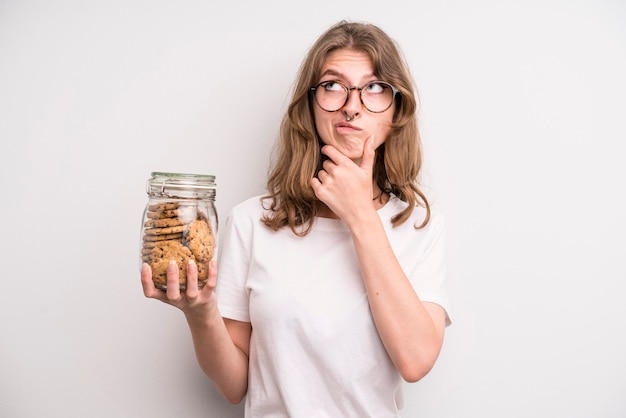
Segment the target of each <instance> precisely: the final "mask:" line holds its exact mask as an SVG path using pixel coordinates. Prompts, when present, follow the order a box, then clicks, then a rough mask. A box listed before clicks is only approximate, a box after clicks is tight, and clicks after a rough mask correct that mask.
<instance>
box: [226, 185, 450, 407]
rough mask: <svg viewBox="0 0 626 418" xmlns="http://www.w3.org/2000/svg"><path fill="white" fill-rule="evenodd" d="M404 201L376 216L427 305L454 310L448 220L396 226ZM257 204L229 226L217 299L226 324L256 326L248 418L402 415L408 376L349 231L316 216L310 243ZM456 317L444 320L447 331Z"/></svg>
mask: <svg viewBox="0 0 626 418" xmlns="http://www.w3.org/2000/svg"><path fill="white" fill-rule="evenodd" d="M404 207H406V203H404V202H402V201H401V200H399V199H398V198H397V197H395V196H392V197H391V199H390V200H389V202H388V203H387V204H386V205H385V206H384V207H383V208H381V209H380V210H378V214H379V216H380V217H381V219H382V220H383V224H384V226H385V230H386V232H387V236H388V237H389V241H390V243H391V246H392V248H393V249H394V252H395V254H396V257H397V258H398V260H399V262H400V264H401V266H402V268H403V269H404V272H405V273H406V275H407V276H408V278H409V280H410V281H411V283H412V285H413V287H414V288H415V290H416V292H417V294H418V296H419V297H420V299H421V300H423V301H428V302H434V303H437V304H439V305H441V306H443V307H444V308H445V309H446V312H447V311H448V301H447V294H446V290H445V287H444V276H445V263H444V247H443V245H444V243H443V232H444V223H443V219H442V217H441V216H440V215H438V214H436V213H433V215H432V217H431V221H430V222H429V224H428V225H427V226H426V227H425V228H422V229H415V228H414V225H420V224H421V223H422V221H423V219H424V213H425V211H424V210H423V209H422V208H416V210H414V211H413V215H412V217H411V218H410V219H409V220H408V221H407V222H405V223H403V224H402V225H400V226H399V227H396V228H392V225H391V217H392V216H393V215H395V214H396V213H398V212H400V211H401V210H402V209H403V208H404ZM262 215H263V208H262V206H261V201H260V198H259V197H255V198H252V199H249V200H247V201H245V202H243V203H241V204H239V205H238V206H236V207H235V208H234V209H233V210H232V212H231V214H230V215H229V217H228V218H227V219H226V222H225V224H224V227H223V228H224V230H223V231H222V233H223V235H222V241H221V242H220V244H219V246H220V250H219V264H218V268H219V273H218V274H219V276H218V284H217V290H216V292H217V296H218V301H219V309H220V312H221V314H222V316H223V317H225V318H230V319H235V320H238V321H245V322H251V324H252V335H251V341H250V358H249V362H250V363H249V377H248V393H247V397H246V405H245V416H246V417H254V418H257V417H262V418H278V417H280V418H286V417H289V418H300V417H302V418H337V417H354V418H366V417H375V418H386V417H399V416H400V415H399V410H400V409H401V408H402V405H403V400H402V385H401V382H402V380H401V377H400V375H399V373H398V372H397V370H396V369H395V367H394V366H393V364H392V362H391V360H390V359H389V356H388V355H387V352H386V351H385V348H384V347H383V344H382V342H381V340H380V337H379V335H378V333H377V331H376V327H375V325H374V322H373V319H372V315H371V312H370V309H369V305H368V300H367V296H366V294H365V287H364V285H363V281H362V276H361V272H360V268H359V263H358V260H357V257H356V252H355V249H354V244H353V242H352V239H351V236H350V231H349V230H348V228H347V226H346V225H345V223H343V222H342V221H341V220H337V219H328V218H315V220H314V224H313V228H312V229H311V231H310V233H309V234H308V235H306V236H305V237H298V236H296V235H295V234H294V233H293V232H292V231H291V229H290V228H288V227H286V228H283V229H281V230H279V231H272V230H271V229H269V228H267V227H266V226H265V225H263V223H262V222H261V221H260V219H261V217H262ZM448 324H449V319H446V325H448Z"/></svg>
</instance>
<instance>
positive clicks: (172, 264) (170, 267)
mask: <svg viewBox="0 0 626 418" xmlns="http://www.w3.org/2000/svg"><path fill="white" fill-rule="evenodd" d="M167 269H168V270H177V269H178V264H176V260H170V264H169V265H168V266H167Z"/></svg>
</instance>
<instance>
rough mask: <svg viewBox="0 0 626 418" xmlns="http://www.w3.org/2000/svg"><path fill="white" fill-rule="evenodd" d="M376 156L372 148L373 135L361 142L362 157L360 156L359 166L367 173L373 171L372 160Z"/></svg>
mask: <svg viewBox="0 0 626 418" xmlns="http://www.w3.org/2000/svg"><path fill="white" fill-rule="evenodd" d="M375 157H376V150H375V149H374V135H372V136H370V137H369V138H367V139H366V140H365V144H363V157H361V168H362V169H364V170H366V171H367V172H368V173H370V174H371V173H373V172H374V160H375Z"/></svg>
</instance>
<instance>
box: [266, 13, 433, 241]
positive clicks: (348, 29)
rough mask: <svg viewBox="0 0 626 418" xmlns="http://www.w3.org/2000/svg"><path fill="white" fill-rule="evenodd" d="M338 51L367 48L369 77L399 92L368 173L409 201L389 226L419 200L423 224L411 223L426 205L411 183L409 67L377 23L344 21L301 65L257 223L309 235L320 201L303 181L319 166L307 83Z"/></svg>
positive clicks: (418, 162)
mask: <svg viewBox="0 0 626 418" xmlns="http://www.w3.org/2000/svg"><path fill="white" fill-rule="evenodd" d="M344 48H345V49H350V50H354V51H359V52H364V53H366V54H367V55H368V56H369V57H370V59H371V60H372V64H373V66H374V74H375V75H376V77H378V78H379V79H380V80H381V81H385V82H387V83H390V84H391V85H393V86H394V87H395V88H396V89H398V90H399V92H400V93H399V94H398V95H396V107H395V112H394V116H393V122H392V125H391V130H390V133H389V136H388V137H387V139H386V140H385V142H384V143H383V144H382V145H381V146H379V147H378V149H377V150H376V157H375V162H374V172H373V177H374V180H375V181H376V184H377V185H378V187H379V188H380V189H381V190H382V191H384V192H387V193H393V194H394V195H396V196H397V197H398V198H400V199H401V200H403V201H405V202H407V203H408V206H407V208H406V209H404V210H403V211H402V212H399V213H397V214H396V215H394V216H393V218H392V224H393V226H397V225H400V224H402V223H403V222H405V221H406V220H407V219H408V218H409V216H410V215H411V213H412V211H413V209H414V207H415V206H416V205H419V206H423V207H425V208H426V216H425V218H424V221H423V222H422V224H421V225H416V228H422V227H424V226H426V224H427V223H428V221H429V220H430V205H429V203H428V200H427V199H426V196H425V195H424V193H423V192H422V191H421V190H420V187H419V185H418V178H419V174H420V169H421V167H422V147H421V141H420V136H419V132H418V128H417V115H416V111H417V100H416V95H415V88H414V85H413V81H412V78H411V75H410V71H409V69H408V67H407V65H406V62H405V61H404V59H403V57H402V56H401V53H400V50H399V48H398V46H397V45H396V43H395V41H393V40H392V39H391V38H390V37H389V36H388V35H387V34H386V33H385V32H383V31H382V30H381V29H380V28H378V27H377V26H375V25H372V24H368V23H357V22H346V21H341V22H339V23H337V24H335V25H333V26H332V27H330V28H329V29H328V30H327V31H326V32H325V33H323V34H322V35H321V36H320V37H319V38H318V40H317V41H316V42H315V44H314V45H313V46H312V47H311V49H310V50H309V52H308V54H307V56H306V58H305V59H304V61H303V63H302V65H301V67H300V70H299V72H298V75H297V78H296V82H295V85H294V88H293V94H292V99H291V103H290V104H289V107H288V108H287V112H286V113H285V115H284V117H283V120H282V123H281V127H280V137H279V141H278V144H277V149H276V154H275V160H274V161H273V164H272V167H271V169H270V173H269V176H268V180H267V190H268V195H266V196H264V201H265V202H266V203H265V204H266V205H267V204H268V205H269V206H267V207H266V209H269V211H268V212H267V214H266V215H265V216H264V217H263V218H262V222H263V223H264V224H265V225H267V226H268V227H270V228H272V229H273V230H278V229H280V228H283V227H286V226H289V227H290V228H291V230H292V231H293V232H294V233H295V234H296V235H299V236H304V235H306V234H308V233H309V231H310V230H311V227H312V226H313V221H314V217H315V215H316V214H317V210H318V207H319V205H320V201H319V200H318V199H317V198H316V197H315V194H314V192H313V189H312V187H311V185H310V181H311V179H312V178H313V176H315V175H316V173H317V171H318V170H319V168H320V166H321V152H320V144H321V141H320V139H319V136H318V134H317V132H316V128H315V120H314V116H313V108H312V106H313V100H312V96H311V92H310V88H311V87H313V86H315V85H316V84H317V83H318V82H319V80H320V77H321V71H322V67H323V65H324V63H325V61H326V58H327V57H328V55H329V54H330V53H332V52H333V51H336V50H339V49H344Z"/></svg>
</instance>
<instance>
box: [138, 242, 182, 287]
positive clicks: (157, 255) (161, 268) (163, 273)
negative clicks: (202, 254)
mask: <svg viewBox="0 0 626 418" xmlns="http://www.w3.org/2000/svg"><path fill="white" fill-rule="evenodd" d="M145 257H146V258H147V260H146V262H147V263H148V264H150V267H151V268H152V281H153V282H154V285H155V286H156V287H157V288H159V289H164V288H165V287H166V286H167V266H168V265H169V263H170V260H174V261H176V264H177V265H178V274H179V283H180V286H181V289H183V288H185V287H186V285H187V263H188V262H189V260H190V259H192V258H193V254H192V253H191V250H190V249H189V248H187V247H185V246H184V245H182V244H181V243H180V242H178V241H169V242H166V243H163V244H161V245H158V246H156V247H154V248H152V250H151V251H150V253H149V254H148V255H147V256H145Z"/></svg>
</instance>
